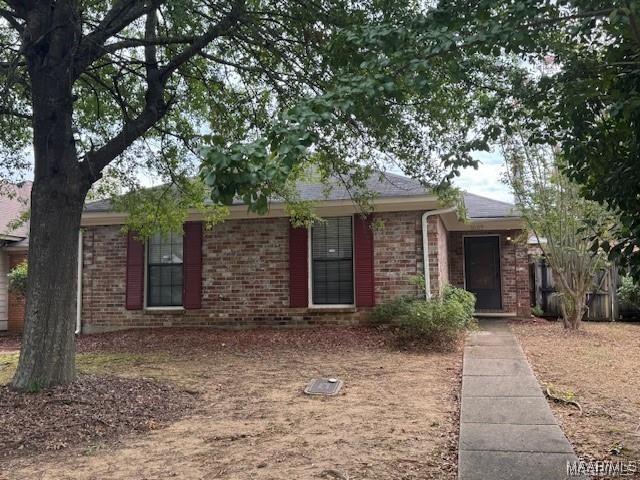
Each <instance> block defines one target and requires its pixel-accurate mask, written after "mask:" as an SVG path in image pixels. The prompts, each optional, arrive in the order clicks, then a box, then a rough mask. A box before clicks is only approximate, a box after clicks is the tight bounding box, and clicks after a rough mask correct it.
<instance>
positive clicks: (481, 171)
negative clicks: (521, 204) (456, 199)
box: [454, 152, 513, 203]
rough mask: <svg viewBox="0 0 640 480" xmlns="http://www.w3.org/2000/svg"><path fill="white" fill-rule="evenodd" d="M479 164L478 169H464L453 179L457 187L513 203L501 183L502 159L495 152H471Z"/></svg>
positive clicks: (509, 194)
mask: <svg viewBox="0 0 640 480" xmlns="http://www.w3.org/2000/svg"><path fill="white" fill-rule="evenodd" d="M473 156H474V158H476V159H477V160H478V161H479V162H480V164H479V165H478V169H477V170H475V169H473V168H467V169H465V170H464V171H463V172H462V174H461V175H460V176H459V177H458V178H457V179H456V180H455V182H454V183H455V184H456V186H457V187H459V188H461V189H462V190H466V191H468V192H471V193H476V194H478V195H482V196H484V197H489V198H492V199H494V200H501V201H503V202H509V203H513V195H511V192H510V191H509V188H508V187H507V186H506V185H505V184H504V183H502V174H503V171H504V159H503V158H502V155H500V154H499V153H497V152H491V153H489V152H476V153H474V154H473Z"/></svg>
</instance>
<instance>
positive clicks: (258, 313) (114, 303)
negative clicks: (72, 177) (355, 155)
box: [82, 212, 422, 332]
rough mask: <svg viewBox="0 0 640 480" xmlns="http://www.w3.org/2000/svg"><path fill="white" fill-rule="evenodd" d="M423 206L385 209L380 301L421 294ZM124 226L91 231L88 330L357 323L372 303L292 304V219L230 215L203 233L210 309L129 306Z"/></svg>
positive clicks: (378, 266)
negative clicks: (332, 307) (325, 307)
mask: <svg viewBox="0 0 640 480" xmlns="http://www.w3.org/2000/svg"><path fill="white" fill-rule="evenodd" d="M420 217H421V212H400V213H384V214H377V215H376V218H377V219H380V220H382V221H383V223H384V227H383V228H382V229H380V230H376V231H375V232H374V269H375V291H376V302H377V303H380V302H383V301H386V300H389V299H391V298H394V297H396V296H398V295H401V294H411V293H417V292H418V289H417V287H416V286H415V285H413V284H412V283H411V282H410V277H412V276H415V275H416V274H417V273H419V272H420V271H421V269H422V240H421V238H422V237H421V228H420ZM120 230H121V227H120V226H117V225H114V226H101V227H90V228H86V229H85V233H84V236H83V252H84V254H83V280H82V285H83V301H82V304H83V311H82V321H83V330H84V331H85V332H92V331H104V330H112V329H118V328H128V327H151V326H171V325H175V326H180V325H185V326H186V325H189V326H198V325H206V326H217V327H226V328H233V327H236V328H237V327H251V326H296V325H313V324H352V323H357V322H361V321H364V320H365V319H366V318H367V316H368V315H367V314H368V309H358V311H355V310H353V309H346V310H343V311H331V312H326V311H318V310H317V309H315V310H309V309H307V308H290V307H289V268H288V243H289V242H288V232H289V227H288V219H286V218H266V219H256V220H228V221H226V222H224V223H222V224H220V225H217V226H216V227H214V228H213V229H212V230H205V231H204V233H203V258H202V263H203V279H202V280H203V286H202V309H199V310H184V311H167V310H164V311H153V310H126V309H125V308H124V305H125V273H126V237H125V236H124V235H122V233H121V231H120Z"/></svg>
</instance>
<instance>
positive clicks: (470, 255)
mask: <svg viewBox="0 0 640 480" xmlns="http://www.w3.org/2000/svg"><path fill="white" fill-rule="evenodd" d="M464 279H465V288H466V289H467V290H468V291H470V292H471V293H474V294H475V296H476V308H477V309H479V310H494V309H495V310H499V309H501V308H502V298H501V294H500V292H501V288H500V237H497V236H486V237H465V239H464Z"/></svg>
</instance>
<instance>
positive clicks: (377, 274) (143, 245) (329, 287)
mask: <svg viewBox="0 0 640 480" xmlns="http://www.w3.org/2000/svg"><path fill="white" fill-rule="evenodd" d="M298 188H299V192H300V195H301V197H302V198H303V199H308V200H315V201H317V203H316V205H317V209H316V210H317V213H318V214H319V215H320V216H321V217H323V218H324V219H325V220H326V222H322V223H320V224H317V225H315V226H313V227H312V228H309V229H307V228H294V227H293V226H292V225H291V224H290V222H289V218H288V217H287V214H286V212H285V208H284V205H283V204H281V203H277V202H273V203H272V204H271V205H270V210H269V213H268V214H266V215H264V216H258V215H255V214H253V213H250V212H248V211H247V208H246V207H245V206H244V205H242V204H236V205H233V206H232V207H230V216H229V218H228V219H227V220H225V221H224V222H223V223H221V224H218V225H216V226H215V227H213V228H212V229H210V230H207V229H204V228H203V224H202V217H201V215H200V214H199V213H198V212H196V211H194V212H192V213H191V214H190V215H189V218H188V221H187V222H186V223H185V225H184V234H174V235H171V236H169V237H168V238H163V237H161V236H156V237H153V238H151V239H149V240H148V241H146V242H142V241H140V240H139V239H137V238H136V237H135V235H132V234H129V235H125V234H123V233H122V224H123V223H124V222H125V220H126V216H125V214H123V213H121V212H115V211H112V209H111V208H110V205H109V202H107V201H98V202H93V203H88V204H87V205H86V208H85V212H84V214H83V217H82V233H81V235H82V239H81V242H80V249H81V252H80V259H81V262H79V275H80V277H81V282H79V285H78V289H79V297H78V298H79V302H78V313H79V314H78V331H82V332H87V333H90V332H102V331H109V330H116V329H124V328H133V327H161V326H211V327H223V328H242V327H257V326H298V325H320V324H354V323H358V322H366V321H367V318H368V313H369V311H370V310H371V308H372V307H373V306H375V305H376V304H380V303H381V302H385V301H387V300H391V299H392V298H394V297H396V296H398V295H404V294H424V295H426V296H431V295H437V294H438V293H439V292H440V291H441V289H442V288H443V287H444V286H445V285H446V284H447V283H450V284H452V285H455V286H459V287H464V288H466V289H467V290H469V291H472V292H474V293H475V294H476V296H477V309H478V314H479V315H483V314H485V315H492V316H512V317H516V316H528V315H529V314H530V299H529V276H528V265H527V249H526V246H524V245H519V244H517V243H515V242H514V240H515V238H516V236H518V235H519V233H520V232H521V231H522V229H523V221H522V219H521V218H520V217H519V216H518V214H517V213H516V212H515V210H514V208H513V205H510V204H507V203H503V202H499V201H495V200H491V199H488V198H484V197H481V196H478V195H473V194H470V193H467V194H465V195H464V201H465V205H466V209H467V216H468V220H466V221H464V222H463V221H460V220H459V219H458V216H457V214H456V211H455V209H454V208H453V207H446V208H443V207H442V205H441V204H440V203H439V201H438V199H437V198H436V197H435V196H434V195H431V194H429V193H427V192H425V190H424V188H423V187H422V186H421V185H420V184H419V183H418V182H416V181H414V180H411V179H408V178H405V177H402V176H398V175H393V174H385V175H384V178H383V179H382V180H380V178H379V176H377V175H376V176H375V178H373V177H372V178H371V179H370V181H369V185H368V188H369V189H370V190H371V191H373V192H376V194H377V196H376V198H375V200H374V202H373V205H374V211H373V213H372V214H371V215H370V216H369V217H368V218H363V217H362V216H361V215H360V214H359V213H358V209H357V207H356V206H355V205H354V203H353V202H352V200H351V199H350V196H349V193H348V192H347V191H346V190H345V189H344V188H341V187H339V186H337V184H336V186H335V187H334V188H332V189H331V190H330V191H329V192H327V191H326V188H325V186H324V185H321V184H312V183H304V184H302V183H301V184H299V186H298ZM378 220H381V221H382V222H378ZM374 221H375V222H376V224H379V223H382V224H383V227H381V228H371V225H372V222H374ZM425 264H426V266H427V272H428V275H427V276H426V278H427V282H426V283H427V288H426V291H425V292H424V293H421V292H419V287H417V286H416V285H415V282H412V277H415V276H416V275H419V274H422V273H424V271H425V268H424V267H425Z"/></svg>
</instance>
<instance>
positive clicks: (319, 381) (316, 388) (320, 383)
mask: <svg viewBox="0 0 640 480" xmlns="http://www.w3.org/2000/svg"><path fill="white" fill-rule="evenodd" d="M343 384H344V382H343V381H342V380H339V379H337V378H314V379H312V380H311V381H310V382H309V383H308V385H307V386H306V387H305V389H304V393H306V394H307V395H337V394H338V392H339V391H340V389H341V388H342V385H343Z"/></svg>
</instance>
